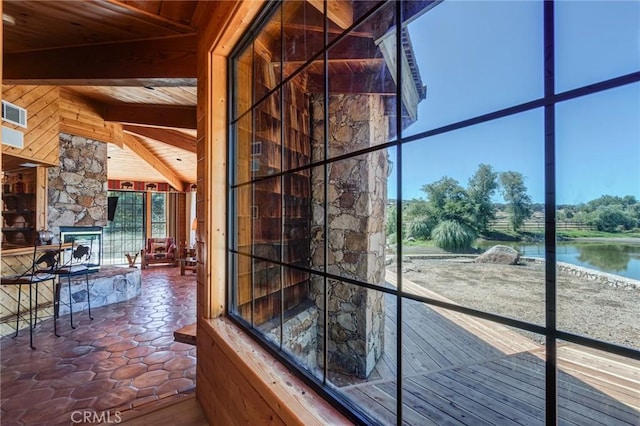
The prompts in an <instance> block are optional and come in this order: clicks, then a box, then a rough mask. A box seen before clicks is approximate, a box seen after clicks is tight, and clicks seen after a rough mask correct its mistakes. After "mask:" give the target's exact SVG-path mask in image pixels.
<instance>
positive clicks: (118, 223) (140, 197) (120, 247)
mask: <svg viewBox="0 0 640 426" xmlns="http://www.w3.org/2000/svg"><path fill="white" fill-rule="evenodd" d="M108 195H109V197H118V203H117V205H116V209H115V216H114V218H113V220H112V221H110V222H109V223H108V225H107V226H106V227H105V228H104V259H103V262H104V263H105V264H115V265H120V264H127V258H126V255H127V254H130V255H131V256H135V255H136V254H137V253H140V249H141V248H143V247H144V238H145V237H144V211H145V210H144V196H145V194H144V192H133V191H109V193H108Z"/></svg>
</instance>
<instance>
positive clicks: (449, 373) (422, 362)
mask: <svg viewBox="0 0 640 426" xmlns="http://www.w3.org/2000/svg"><path fill="white" fill-rule="evenodd" d="M391 284H392V285H395V283H391ZM412 285H415V284H413V283H411V282H406V281H404V282H403V289H404V290H405V291H411V292H415V293H418V294H421V295H424V296H427V297H432V298H434V299H439V300H442V299H443V298H442V297H440V296H439V295H436V294H434V293H432V292H429V291H428V290H426V289H423V288H414V287H412ZM415 286H417V285H415ZM418 287H419V286H418ZM385 303H386V311H387V316H386V317H385V342H386V346H385V352H384V353H383V355H382V357H381V358H380V360H379V361H378V364H377V366H376V368H375V369H374V372H373V373H372V374H371V376H370V378H369V381H363V380H361V379H360V380H353V381H351V382H348V381H346V382H345V383H348V385H347V386H343V387H342V388H341V389H340V390H341V392H344V393H345V394H346V395H347V396H348V397H349V398H351V399H353V400H354V401H355V402H356V403H357V404H359V405H361V406H362V407H363V408H364V409H365V411H367V412H369V413H370V414H371V415H372V416H374V417H375V418H376V419H377V420H379V421H380V422H382V423H384V424H395V422H396V416H395V410H396V404H397V402H396V391H397V365H398V360H397V359H396V356H397V353H396V339H395V332H396V318H395V314H396V299H395V297H393V296H386V298H385ZM403 315H404V318H405V319H404V322H403V326H402V333H403V335H402V344H403V360H402V362H403V364H402V367H403V368H402V371H403V381H402V385H403V393H402V398H403V420H404V424H414V425H415V424H420V425H423V424H424V425H430V424H437V425H448V424H451V425H457V424H495V425H501V426H502V425H509V424H522V425H535V424H540V425H543V424H544V423H545V386H546V383H545V347H544V346H541V345H539V344H537V343H536V342H533V341H531V340H530V339H528V338H527V337H525V336H524V335H522V334H519V333H517V332H515V331H514V330H512V329H510V328H508V327H504V326H502V325H500V324H495V323H492V322H490V321H485V320H480V319H477V318H473V317H470V316H468V315H462V314H458V313H455V312H451V311H447V310H445V309H441V308H436V307H433V306H428V305H426V304H422V303H419V302H414V301H411V302H408V303H405V304H404V305H403ZM558 395H559V406H558V424H561V425H568V426H584V425H612V424H615V425H634V426H638V425H640V361H636V360H631V359H628V358H625V357H622V356H616V355H611V354H607V353H603V352H600V351H597V350H595V349H590V348H585V347H582V346H578V345H574V344H570V343H559V344H558Z"/></svg>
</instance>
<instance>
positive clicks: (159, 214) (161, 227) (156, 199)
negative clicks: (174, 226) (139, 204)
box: [151, 192, 167, 238]
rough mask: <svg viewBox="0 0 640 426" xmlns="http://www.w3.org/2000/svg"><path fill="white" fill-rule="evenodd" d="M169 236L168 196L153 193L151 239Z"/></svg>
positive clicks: (161, 193)
mask: <svg viewBox="0 0 640 426" xmlns="http://www.w3.org/2000/svg"><path fill="white" fill-rule="evenodd" d="M166 236H167V194H165V193H163V192H152V193H151V237H155V238H164V237H166Z"/></svg>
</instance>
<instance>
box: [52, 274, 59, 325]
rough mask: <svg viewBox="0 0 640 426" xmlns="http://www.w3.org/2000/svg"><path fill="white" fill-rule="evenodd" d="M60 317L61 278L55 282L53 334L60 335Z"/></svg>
mask: <svg viewBox="0 0 640 426" xmlns="http://www.w3.org/2000/svg"><path fill="white" fill-rule="evenodd" d="M58 315H60V278H58V279H57V280H54V281H53V334H55V335H56V337H60V335H59V334H58Z"/></svg>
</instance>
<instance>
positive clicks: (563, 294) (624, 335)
mask: <svg viewBox="0 0 640 426" xmlns="http://www.w3.org/2000/svg"><path fill="white" fill-rule="evenodd" d="M405 259H406V260H405V261H404V262H403V266H402V271H403V279H409V280H410V281H413V282H414V283H416V284H419V285H421V286H423V287H425V288H427V289H429V290H431V291H433V292H435V293H438V294H440V295H442V296H444V297H446V298H448V299H451V300H452V301H454V302H456V303H459V304H461V305H463V306H468V307H471V308H475V309H480V310H483V311H488V312H492V313H496V314H500V315H503V316H507V317H511V318H515V319H519V320H522V321H527V322H532V323H536V324H540V325H544V308H545V306H544V295H545V279H544V264H533V263H532V264H524V265H513V266H510V265H493V264H480V263H471V262H469V261H468V260H466V261H465V260H463V259H457V260H456V259H442V260H432V259H411V258H410V257H405ZM387 268H388V269H389V270H390V271H394V272H395V269H396V267H395V264H392V265H389V266H388V267H387ZM557 295H558V299H557V300H558V301H557V304H558V312H557V318H558V329H560V330H563V331H568V332H571V333H575V334H579V335H583V336H587V337H591V338H595V339H599V340H604V341H607V342H611V343H616V344H619V345H623V346H629V347H634V348H639V347H640V289H638V288H636V289H633V290H632V289H624V288H615V287H610V286H608V285H606V284H601V283H597V282H593V281H586V280H584V279H580V278H578V277H574V276H572V275H569V274H566V273H559V274H558V277H557ZM522 333H524V334H526V335H527V336H528V337H529V338H532V339H534V340H536V341H537V342H539V343H543V338H542V336H539V335H533V334H532V333H528V332H524V331H522Z"/></svg>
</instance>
